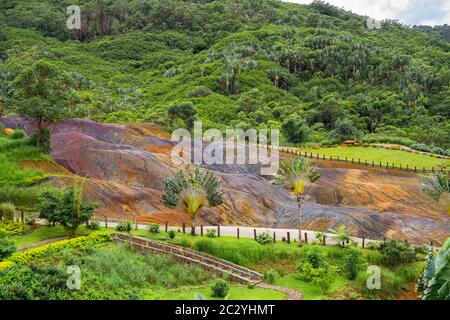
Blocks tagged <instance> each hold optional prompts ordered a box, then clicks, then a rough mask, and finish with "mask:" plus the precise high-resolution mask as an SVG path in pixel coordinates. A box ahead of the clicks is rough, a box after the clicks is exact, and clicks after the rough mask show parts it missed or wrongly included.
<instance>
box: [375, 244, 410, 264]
mask: <svg viewBox="0 0 450 320" xmlns="http://www.w3.org/2000/svg"><path fill="white" fill-rule="evenodd" d="M377 250H378V251H379V252H380V253H381V254H382V255H383V264H386V265H390V266H396V265H400V264H403V263H409V262H413V261H416V253H415V251H414V248H412V247H411V245H410V244H408V243H404V242H401V241H398V240H395V239H387V240H386V241H382V242H380V243H379V244H378V247H377Z"/></svg>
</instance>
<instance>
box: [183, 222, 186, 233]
mask: <svg viewBox="0 0 450 320" xmlns="http://www.w3.org/2000/svg"><path fill="white" fill-rule="evenodd" d="M183 234H186V224H185V223H184V222H183Z"/></svg>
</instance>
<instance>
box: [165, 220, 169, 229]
mask: <svg viewBox="0 0 450 320" xmlns="http://www.w3.org/2000/svg"><path fill="white" fill-rule="evenodd" d="M168 229H169V222H167V221H166V225H165V228H164V230H165V231H166V232H167V230H168Z"/></svg>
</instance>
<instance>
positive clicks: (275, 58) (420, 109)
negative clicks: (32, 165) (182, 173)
mask: <svg viewBox="0 0 450 320" xmlns="http://www.w3.org/2000/svg"><path fill="white" fill-rule="evenodd" d="M73 4H75V5H79V6H80V8H81V17H82V27H81V30H69V29H68V28H67V26H66V20H67V18H68V14H67V12H66V9H67V7H69V6H70V5H73ZM449 40H450V37H449V27H448V26H441V27H434V28H432V27H424V26H415V27H407V26H404V25H402V24H400V23H398V22H397V21H383V22H382V24H381V29H377V28H375V29H371V28H368V27H367V17H362V16H359V15H356V14H353V13H351V12H348V11H345V10H343V9H339V8H336V7H333V6H331V5H329V4H326V3H324V2H321V1H315V2H313V3H312V4H311V5H308V6H306V5H297V4H291V3H285V2H280V1H276V0H234V1H233V0H189V1H188V0H186V1H183V0H130V1H125V0H42V1H36V0H30V1H20V0H3V1H1V3H0V59H1V60H0V99H1V100H4V104H5V110H4V113H6V114H14V113H15V114H19V115H24V116H29V117H33V118H37V119H38V121H39V123H40V124H41V123H45V122H46V121H47V122H48V121H56V120H60V119H64V118H71V117H81V118H90V119H93V120H96V121H101V122H153V123H157V124H160V125H162V126H164V127H166V128H167V129H169V130H171V129H173V128H176V127H180V126H185V127H190V126H192V122H193V120H194V119H200V120H202V121H203V125H204V128H205V129H207V128H210V127H215V128H219V129H222V130H223V129H225V128H227V127H229V126H239V127H242V128H249V127H254V128H281V130H282V133H283V139H284V140H285V142H286V143H287V142H290V143H302V144H333V143H337V142H338V141H339V140H343V139H348V138H359V139H362V140H365V141H370V142H382V143H384V142H386V143H388V142H389V143H399V144H404V145H410V146H411V145H417V144H420V145H421V146H422V148H425V149H426V148H435V149H438V150H440V152H441V153H442V152H448V151H445V150H442V149H449V148H450V42H449ZM43 88H45V89H43ZM44 109H45V112H44V111H43V110H44ZM437 147H440V148H437Z"/></svg>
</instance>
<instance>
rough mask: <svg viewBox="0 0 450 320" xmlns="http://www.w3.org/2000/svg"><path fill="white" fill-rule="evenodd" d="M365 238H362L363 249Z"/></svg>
mask: <svg viewBox="0 0 450 320" xmlns="http://www.w3.org/2000/svg"><path fill="white" fill-rule="evenodd" d="M365 240H366V239H365V238H364V237H363V238H362V247H363V249H364V247H365V244H366V243H365Z"/></svg>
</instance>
